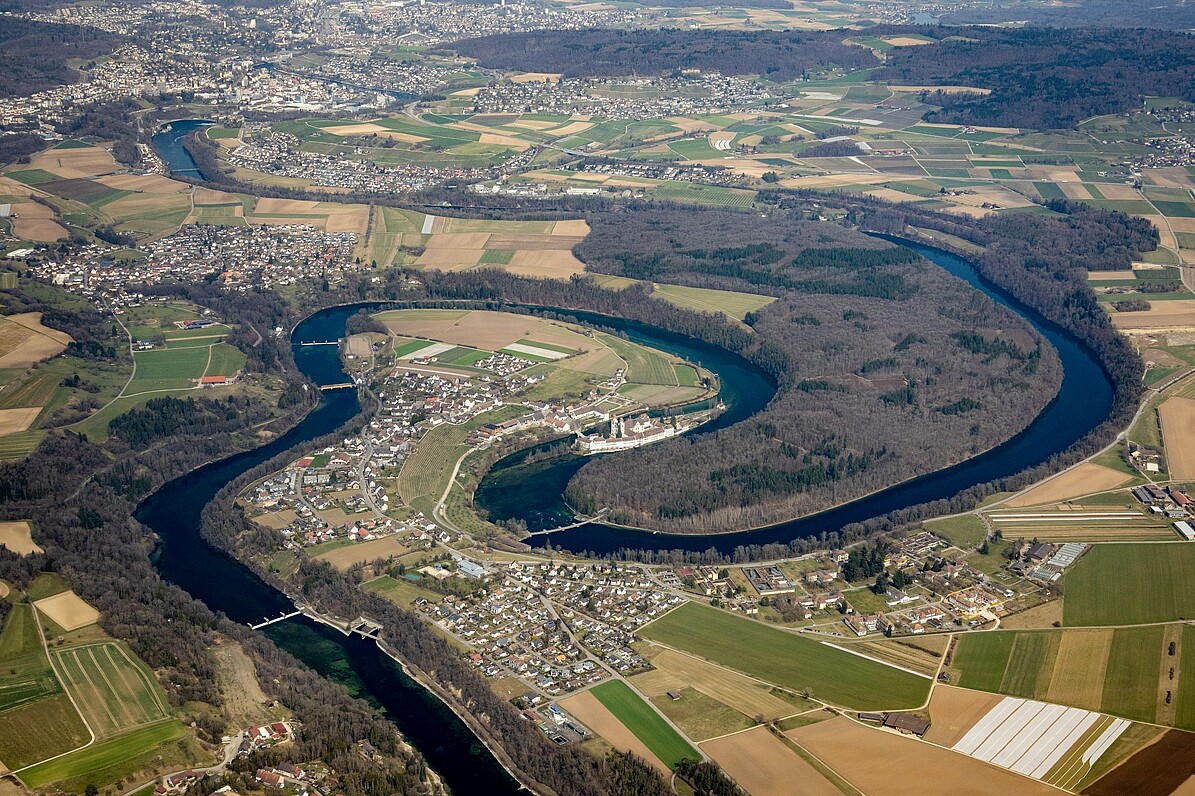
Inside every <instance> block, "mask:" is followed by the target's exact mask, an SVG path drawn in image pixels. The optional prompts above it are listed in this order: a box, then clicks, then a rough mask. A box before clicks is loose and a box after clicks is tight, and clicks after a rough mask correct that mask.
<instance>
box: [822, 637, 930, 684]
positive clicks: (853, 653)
mask: <svg viewBox="0 0 1195 796" xmlns="http://www.w3.org/2000/svg"><path fill="white" fill-rule="evenodd" d="M820 643H822V644H825V645H826V646H827V647H833V648H834V649H836V650H841V651H842V652H846V653H850V654H851V655H854V656H856V657H859V658H863V659H864V660H868V661H872V662H874V663H882V664H883V665H884V666H889V667H891V668H893V669H899V670H900V671H902V672H908V673H909V674H915V675H917V676H918V677H923V678H925V679H926V680H933V679H934V678H933V677H931V676H930V675H928V674H923V673H921V672H917V671H914V670H912V669H909V668H907V667H905V666H898V665H896V664H895V663H889V662H888V661H882V660H880V659H879V658H873V657H871V656H870V655H864V654H863V653H862V652H856V651H855V650H851V649H847V648H846V647H844V646H842V645H841V644H835V643H833V642H831V641H822V642H820Z"/></svg>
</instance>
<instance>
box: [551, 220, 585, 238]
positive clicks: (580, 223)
mask: <svg viewBox="0 0 1195 796" xmlns="http://www.w3.org/2000/svg"><path fill="white" fill-rule="evenodd" d="M552 234H553V235H572V236H574V237H578V238H584V237H585V236H586V235H588V234H589V222H588V221H586V220H585V219H583V218H579V219H576V220H574V221H557V222H556V223H555V224H553V225H552Z"/></svg>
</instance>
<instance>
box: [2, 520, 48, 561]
mask: <svg viewBox="0 0 1195 796" xmlns="http://www.w3.org/2000/svg"><path fill="white" fill-rule="evenodd" d="M0 547H3V548H5V549H7V550H10V551H12V552H14V553H16V554H17V555H19V556H27V555H32V554H33V553H42V552H45V551H44V550H42V549H41V547H39V546H38V545H37V543H36V542H34V541H33V529H32V528H31V527H29V523H28V522H26V521H25V520H17V521H15V522H0Z"/></svg>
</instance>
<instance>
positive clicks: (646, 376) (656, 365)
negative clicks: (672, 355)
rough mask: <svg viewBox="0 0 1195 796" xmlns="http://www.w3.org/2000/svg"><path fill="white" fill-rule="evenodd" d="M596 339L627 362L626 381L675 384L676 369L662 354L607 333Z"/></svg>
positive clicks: (599, 335)
mask: <svg viewBox="0 0 1195 796" xmlns="http://www.w3.org/2000/svg"><path fill="white" fill-rule="evenodd" d="M596 336H597V339H598V340H600V341H601V342H602V343H603V344H604V345H606V346H608V347H609V348H611V349H613V350H614V353H616V354H618V355H619V356H620V357H622V360H623V361H624V362H626V363H627V381H629V382H634V383H635V384H668V385H672V386H676V371H675V370H674V369H673V367H672V362H671V361H670V360H669V359H668V358H667V357H666V356H664V355H663V354H660V353H658V352H656V351H652V350H651V349H649V348H644V347H643V346H641V345H637V344H636V343H631V342H628V341H626V340H623V339H621V338H618V337H614V336H612V335H608V334H598V335H596Z"/></svg>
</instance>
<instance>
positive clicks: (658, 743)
mask: <svg viewBox="0 0 1195 796" xmlns="http://www.w3.org/2000/svg"><path fill="white" fill-rule="evenodd" d="M590 690H591V692H592V693H593V695H594V697H596V698H597V700H598V701H599V702H601V703H602V704H603V705H605V707H606V709H607V710H609V711H610V712H611V713H613V714H614V715H615V716H616V717H617V718H618V720H619V721H620V722H622V724H623V725H624V726H625V727H626V728H627V729H628V730H630V731H631V732H632V733H634V735H635V737H636V738H638V739H639V740H640V741H642V742H643V744H644V745H645V746H647V748H648V749H650V750H651V751H652V753H653V754H655V756H656V757H658V758H660V760H661V761H663V763H664V765H666V766H668V767H669V768H674V767H675V766H676V764H677V763H679V762H680V761H681V760H684V759H685V758H689V759H692V760H700V759H701V755H699V754H698V753H697V751H696V750H695V749H694V748H693V747H692V746H690V745H689V742H688V741H686V740H685V739H684V738H682V737H681V735H680V733H678V732H677V731H676V730H674V729H672V727H671V726H669V724H668V722H666V721H664V720H663V719H662V718H660V715H659V714H658V713H656V712H655V711H654V710H652V708H651V706H650V705H648V704H647V703H646V702H644V701H643V700H642V699H641V698H640V697H639V695H638V694H636V693H635V692H634V691H632V690H631V688H630V686H628V685H627V684H626V683H624V682H622V681H621V680H608V681H606V682H604V683H602V684H600V685H596V686H594V687H593V688H592V689H590Z"/></svg>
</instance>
